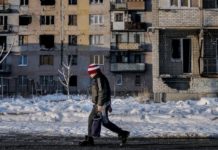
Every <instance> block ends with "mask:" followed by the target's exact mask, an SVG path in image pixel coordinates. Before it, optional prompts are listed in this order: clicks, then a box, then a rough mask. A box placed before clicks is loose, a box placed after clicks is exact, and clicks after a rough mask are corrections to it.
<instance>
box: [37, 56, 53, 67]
mask: <svg viewBox="0 0 218 150" xmlns="http://www.w3.org/2000/svg"><path fill="white" fill-rule="evenodd" d="M53 57H54V56H53V55H40V60H39V64H40V65H53V63H54V58H53Z"/></svg>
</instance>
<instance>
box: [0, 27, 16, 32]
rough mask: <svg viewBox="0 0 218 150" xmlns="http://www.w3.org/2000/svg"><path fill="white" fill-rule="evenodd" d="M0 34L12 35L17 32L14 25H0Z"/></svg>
mask: <svg viewBox="0 0 218 150" xmlns="http://www.w3.org/2000/svg"><path fill="white" fill-rule="evenodd" d="M0 32H1V33H2V32H4V33H5V32H7V33H14V32H18V26H15V25H0Z"/></svg>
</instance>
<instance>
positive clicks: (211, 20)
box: [203, 9, 218, 27]
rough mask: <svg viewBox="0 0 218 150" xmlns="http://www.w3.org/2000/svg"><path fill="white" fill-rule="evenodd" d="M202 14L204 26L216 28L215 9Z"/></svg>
mask: <svg viewBox="0 0 218 150" xmlns="http://www.w3.org/2000/svg"><path fill="white" fill-rule="evenodd" d="M203 12H204V26H205V27H217V26H218V11H217V9H205V10H203Z"/></svg>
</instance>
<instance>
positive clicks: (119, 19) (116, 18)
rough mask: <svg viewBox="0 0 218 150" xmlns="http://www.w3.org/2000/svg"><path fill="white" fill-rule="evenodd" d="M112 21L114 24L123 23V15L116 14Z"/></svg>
mask: <svg viewBox="0 0 218 150" xmlns="http://www.w3.org/2000/svg"><path fill="white" fill-rule="evenodd" d="M114 21H115V22H123V13H116V14H115V18H114Z"/></svg>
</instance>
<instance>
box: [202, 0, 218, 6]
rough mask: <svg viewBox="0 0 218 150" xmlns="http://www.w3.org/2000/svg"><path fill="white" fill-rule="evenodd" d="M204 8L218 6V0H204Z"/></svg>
mask: <svg viewBox="0 0 218 150" xmlns="http://www.w3.org/2000/svg"><path fill="white" fill-rule="evenodd" d="M203 7H204V8H218V0H203Z"/></svg>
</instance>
